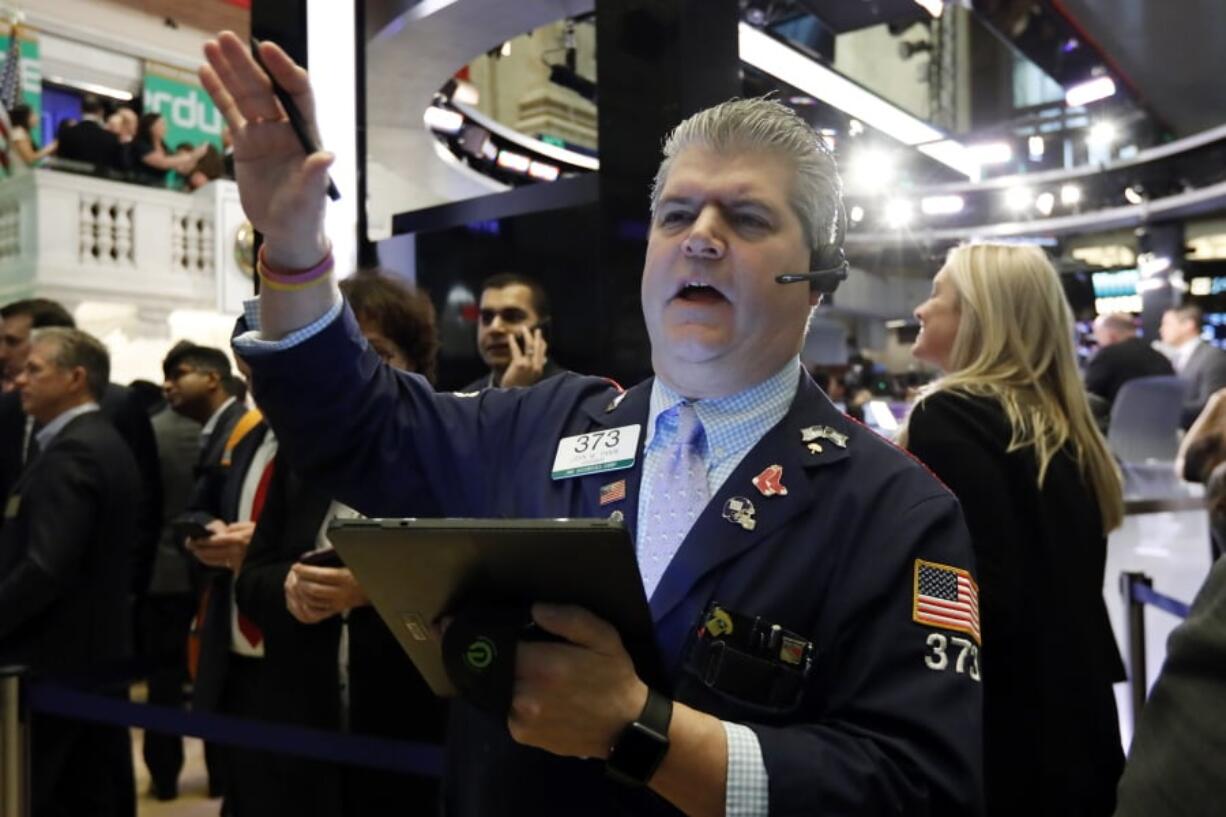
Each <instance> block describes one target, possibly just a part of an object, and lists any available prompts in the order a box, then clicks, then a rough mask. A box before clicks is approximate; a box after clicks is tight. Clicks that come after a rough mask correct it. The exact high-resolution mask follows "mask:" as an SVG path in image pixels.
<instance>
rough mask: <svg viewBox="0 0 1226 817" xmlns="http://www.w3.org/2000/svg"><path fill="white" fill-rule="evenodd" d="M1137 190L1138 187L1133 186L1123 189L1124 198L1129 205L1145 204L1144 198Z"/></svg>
mask: <svg viewBox="0 0 1226 817" xmlns="http://www.w3.org/2000/svg"><path fill="white" fill-rule="evenodd" d="M1139 188H1140V185H1135V184H1134V185H1129V186H1128V187H1125V188H1124V198H1126V199H1127V200H1128V203H1129V204H1142V203H1144V202H1145V196H1144V195H1143V194H1142V193H1141V190H1140V189H1139Z"/></svg>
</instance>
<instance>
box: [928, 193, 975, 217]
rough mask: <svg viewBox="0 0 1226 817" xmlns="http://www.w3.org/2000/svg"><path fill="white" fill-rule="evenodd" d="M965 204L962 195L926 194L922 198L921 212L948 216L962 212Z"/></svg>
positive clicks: (929, 214)
mask: <svg viewBox="0 0 1226 817" xmlns="http://www.w3.org/2000/svg"><path fill="white" fill-rule="evenodd" d="M964 205H965V202H964V201H963V200H962V197H961V196H925V197H924V198H922V199H920V212H922V213H923V214H924V215H926V216H948V215H953V214H954V213H961V212H962V208H963V206H964Z"/></svg>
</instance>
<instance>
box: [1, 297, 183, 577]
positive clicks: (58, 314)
mask: <svg viewBox="0 0 1226 817" xmlns="http://www.w3.org/2000/svg"><path fill="white" fill-rule="evenodd" d="M0 318H3V321H4V329H3V333H0V366H2V368H3V371H4V376H5V377H6V378H8V382H10V383H11V382H12V378H14V377H16V376H17V374H18V373H19V372H20V371H21V369H22V368H23V367H24V366H25V361H26V357H27V355H29V353H30V333H31V332H32V331H33V330H34V329H40V328H45V327H50V326H62V327H67V328H70V329H71V328H75V327H76V322H75V321H74V320H73V318H72V315H70V314H69V313H68V310H66V309H65V308H64V307H63V305H61V304H60V303H58V302H56V301H52V300H48V299H46V298H30V299H28V300H21V301H13V302H11V303H8V304H5V305H4V306H3V307H0ZM99 404H100V406H101V411H102V416H103V417H105V418H106V419H108V420H110V421H111V424H112V425H114V426H115V430H116V431H118V432H119V436H120V437H122V438H123V440H124V442H125V443H127V445H128V448H129V449H130V450H131V451H132V456H133V457H135V458H136V467H137V469H138V471H139V472H140V477H141V491H140V504H139V511H138V512H137V518H136V536H135V537H133V539H132V541H131V542H129V543H128V547H129V549H130V550H131V554H132V556H131V568H132V570H131V572H132V593H133V595H134V596H136V597H138V598H139V597H140V596H141V595H143V594H144V592H145V588H146V587H147V586H148V584H149V576H150V573H151V572H152V570H153V554H154V549H155V548H156V547H157V538H158V532H159V529H160V516H161V512H162V480H161V475H160V473H159V471H158V457H157V444H156V443H155V441H154V439H153V428H152V426H151V425H150V424H149V416H148V414H147V413H146V412H145V410H144V409H143V408H142V407H141V404H140V401H139V400H137V399H136V397H135V396H134V395H133V394H132V392H131V390H130V389H128V388H127V387H125V386H121V385H119V384H118V383H108V384H107V386H106V390H105V391H104V393H103V394H102V398H101V400H99ZM36 430H37V429H36V428H35V421H34V420H33V419H32V418H30V417H28V416H27V415H26V414H25V412H24V411H22V410H21V400H20V398H19V396H18V395H17V393H16V392H9V393H7V394H0V492H3V493H6V494H7V493H8V490H9V488H10V487H11V486H12V484H13V481H14V480H15V479H16V477H17V475H18V474H19V473H20V472H21V469H22V467H23V466H24V464H25V462H26V460H27V459H28V458H29V448H30V445H31V441H32V440H33V439H34V435H35V432H36Z"/></svg>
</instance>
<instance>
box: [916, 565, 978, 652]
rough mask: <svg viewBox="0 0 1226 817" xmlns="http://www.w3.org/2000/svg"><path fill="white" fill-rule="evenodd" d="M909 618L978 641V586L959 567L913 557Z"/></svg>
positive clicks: (968, 574)
mask: <svg viewBox="0 0 1226 817" xmlns="http://www.w3.org/2000/svg"><path fill="white" fill-rule="evenodd" d="M911 618H912V619H913V620H914V621H915V622H916V623H918V624H929V625H931V626H933V627H940V628H942V629H945V630H957V631H958V632H963V633H967V634H969V635H970V636H971V638H973V639H975V643H976V644H979V643H980V640H981V639H980V634H979V587H978V585H976V584H975V580H974V579H972V578H971V574H970V573H968V572H967V571H965V570H963V569H962V568H959V567H950V566H949V565H942V564H937V563H936V562H925V561H924V560H923V559H916V560H915V594H914V597H913V599H912V605H911Z"/></svg>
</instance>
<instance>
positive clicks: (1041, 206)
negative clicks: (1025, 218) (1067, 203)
mask: <svg viewBox="0 0 1226 817" xmlns="http://www.w3.org/2000/svg"><path fill="white" fill-rule="evenodd" d="M1034 207H1035V209H1036V210H1038V211H1039V212H1040V213H1042V214H1043V215H1045V216H1050V215H1051V211H1052V210H1054V209H1056V194H1055V193H1051V192H1049V191H1044V192H1042V193H1040V194H1039V195H1038V196H1036V197H1035V200H1034Z"/></svg>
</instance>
